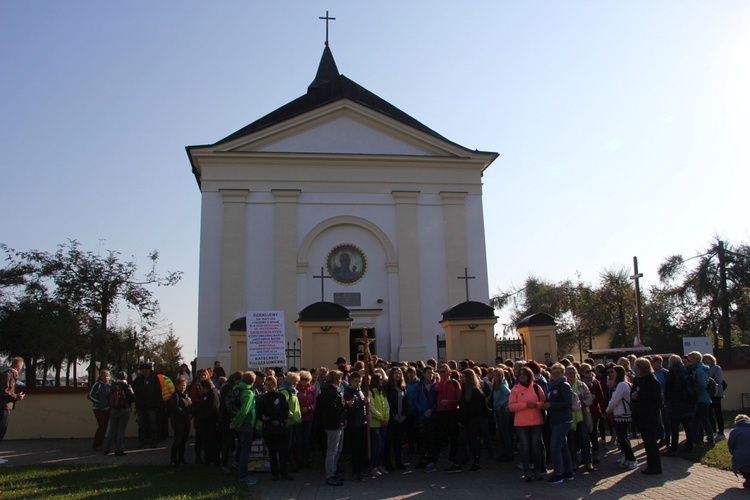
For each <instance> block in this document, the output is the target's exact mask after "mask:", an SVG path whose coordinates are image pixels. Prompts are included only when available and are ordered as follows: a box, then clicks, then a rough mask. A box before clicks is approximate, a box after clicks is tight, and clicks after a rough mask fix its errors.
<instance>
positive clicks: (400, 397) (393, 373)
mask: <svg viewBox="0 0 750 500" xmlns="http://www.w3.org/2000/svg"><path fill="white" fill-rule="evenodd" d="M385 395H386V399H387V400H388V407H389V409H390V417H389V419H388V426H387V427H386V432H385V452H384V454H383V455H384V459H383V465H384V467H385V470H386V471H393V470H395V469H399V470H406V466H404V463H403V461H402V460H401V448H402V447H403V443H404V435H405V433H406V432H405V431H406V416H407V415H408V413H409V398H408V396H407V394H406V380H405V379H404V372H403V371H401V368H399V367H398V366H396V367H393V368H391V369H390V370H389V371H388V382H386V384H385ZM391 457H393V461H392V460H391ZM394 464H395V467H394Z"/></svg>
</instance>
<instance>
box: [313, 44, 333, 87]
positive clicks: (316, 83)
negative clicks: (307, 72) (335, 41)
mask: <svg viewBox="0 0 750 500" xmlns="http://www.w3.org/2000/svg"><path fill="white" fill-rule="evenodd" d="M337 76H339V69H338V68H337V67H336V61H334V60H333V53H332V52H331V48H330V47H329V46H328V45H326V48H325V49H323V56H322V57H321V58H320V64H319V65H318V74H316V75H315V80H313V82H312V83H311V84H310V86H309V87H307V91H308V92H309V91H310V90H311V89H317V88H319V87H322V86H323V85H324V84H326V83H328V82H330V81H331V80H333V79H334V78H336V77H337Z"/></svg>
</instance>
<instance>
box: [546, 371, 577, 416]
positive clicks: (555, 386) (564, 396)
mask: <svg viewBox="0 0 750 500" xmlns="http://www.w3.org/2000/svg"><path fill="white" fill-rule="evenodd" d="M547 402H548V403H549V404H550V407H549V410H548V412H547V415H548V418H549V423H550V424H552V425H554V424H564V423H566V422H571V423H572V422H573V410H572V408H573V389H571V387H570V384H568V382H567V381H566V380H565V377H561V378H559V379H557V380H554V379H553V380H550V381H549V385H548V387H547Z"/></svg>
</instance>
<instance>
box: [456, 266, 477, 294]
mask: <svg viewBox="0 0 750 500" xmlns="http://www.w3.org/2000/svg"><path fill="white" fill-rule="evenodd" d="M476 278H477V277H476V276H469V269H468V268H466V267H464V275H463V276H459V277H458V278H456V279H460V280H466V302H468V301H469V280H473V279H476Z"/></svg>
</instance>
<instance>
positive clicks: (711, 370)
mask: <svg viewBox="0 0 750 500" xmlns="http://www.w3.org/2000/svg"><path fill="white" fill-rule="evenodd" d="M703 364H704V365H706V366H707V367H708V376H709V377H711V378H712V379H714V380H715V381H716V394H711V395H710V396H711V408H710V409H709V413H708V417H709V420H710V422H711V427H712V428H713V429H714V432H715V433H716V436H715V437H714V441H721V440H723V439H726V438H725V436H724V416H723V414H722V412H721V400H722V399H724V371H723V370H722V369H721V366H719V365H717V364H716V358H715V357H714V356H713V355H711V354H704V355H703Z"/></svg>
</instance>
